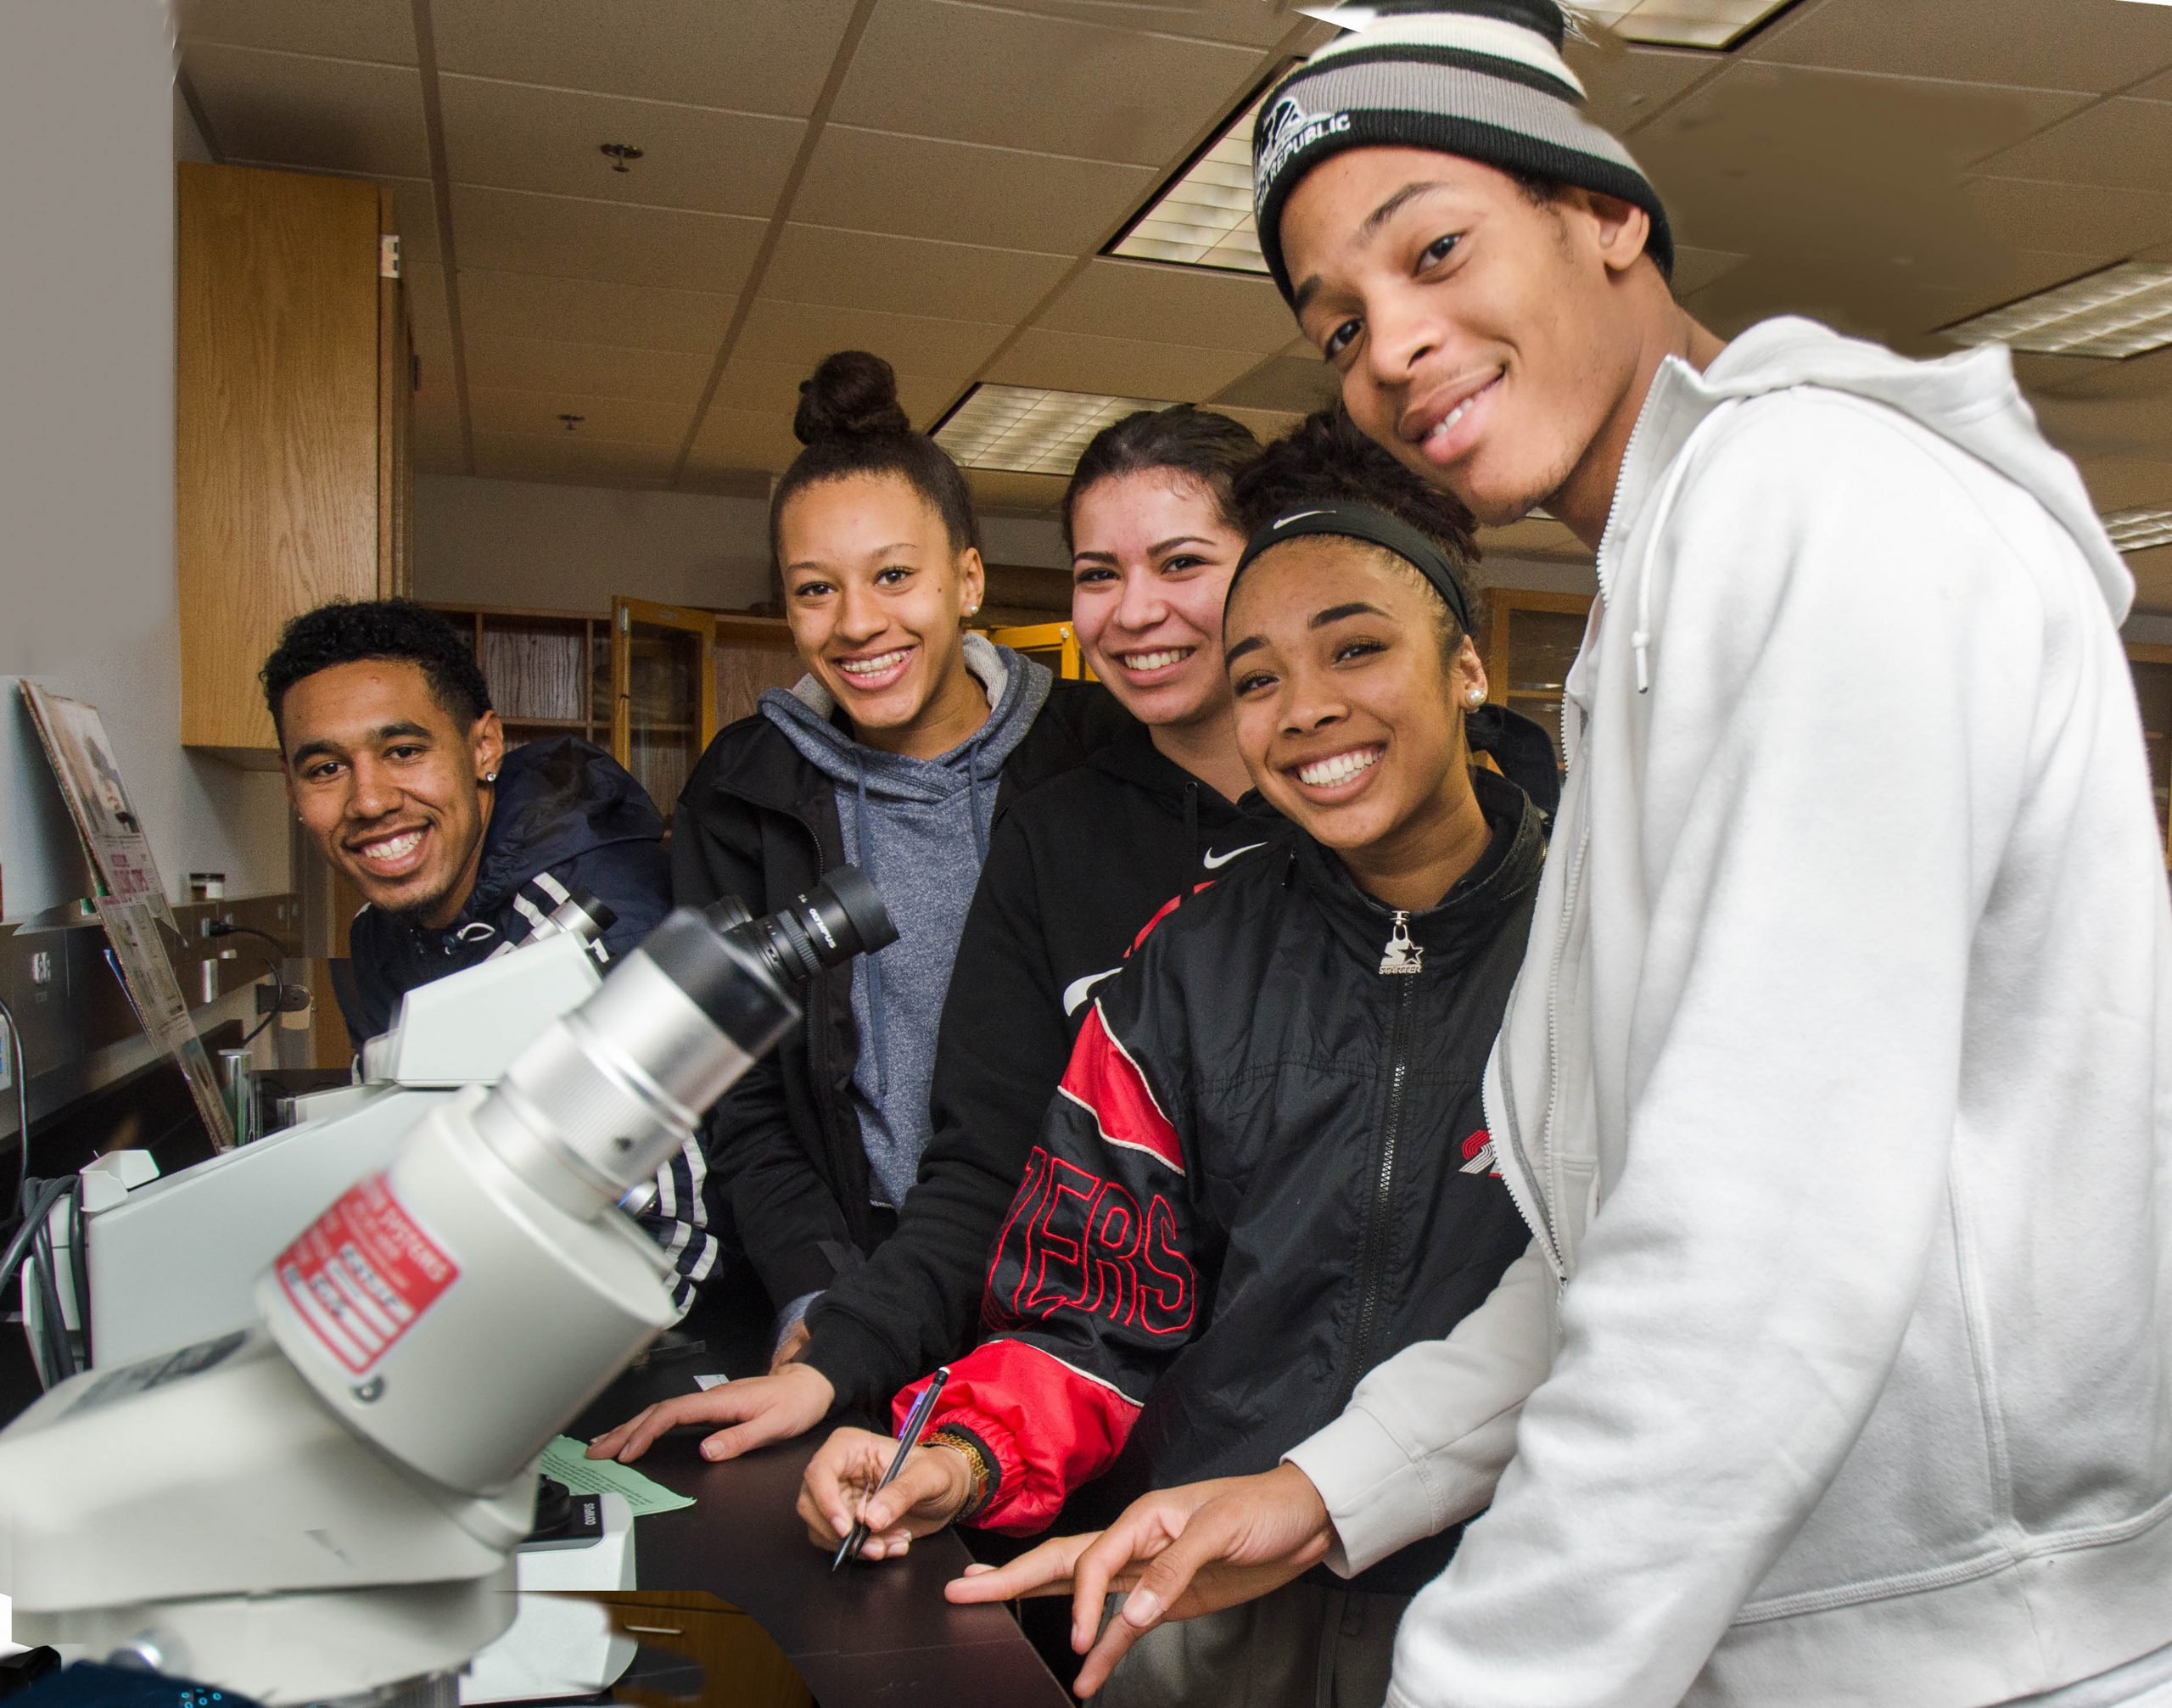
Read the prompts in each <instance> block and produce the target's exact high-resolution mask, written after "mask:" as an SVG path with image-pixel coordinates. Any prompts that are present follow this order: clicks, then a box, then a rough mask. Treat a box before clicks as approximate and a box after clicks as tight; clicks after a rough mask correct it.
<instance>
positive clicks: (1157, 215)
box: [1108, 96, 1267, 273]
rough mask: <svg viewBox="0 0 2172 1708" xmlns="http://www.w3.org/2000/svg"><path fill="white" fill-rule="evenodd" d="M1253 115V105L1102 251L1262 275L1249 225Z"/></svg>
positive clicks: (1254, 231) (1256, 242)
mask: <svg viewBox="0 0 2172 1708" xmlns="http://www.w3.org/2000/svg"><path fill="white" fill-rule="evenodd" d="M1264 98H1265V97H1264V96H1262V99H1264ZM1258 110H1259V102H1257V101H1255V102H1253V103H1252V104H1251V105H1250V106H1248V107H1246V109H1245V110H1244V111H1243V112H1241V113H1240V114H1239V115H1237V116H1236V117H1235V118H1234V120H1231V121H1230V123H1229V128H1228V129H1227V130H1225V131H1223V132H1222V134H1221V135H1220V136H1219V137H1216V138H1215V139H1214V143H1213V144H1212V147H1210V148H1208V149H1207V150H1206V153H1205V154H1201V156H1200V157H1199V158H1198V159H1197V160H1194V161H1193V162H1192V163H1191V165H1190V166H1188V167H1187V168H1186V169H1185V170H1184V176H1182V177H1180V178H1178V180H1177V181H1176V182H1174V183H1173V184H1171V185H1170V186H1169V188H1167V189H1166V190H1164V191H1162V193H1161V194H1160V195H1159V196H1158V197H1156V199H1154V201H1153V203H1152V204H1150V206H1149V207H1148V208H1147V210H1146V211H1145V213H1143V214H1141V215H1140V216H1139V218H1138V219H1137V220H1135V221H1133V223H1132V227H1131V229H1130V230H1129V231H1128V232H1125V233H1124V234H1123V235H1122V237H1121V238H1117V241H1116V242H1115V243H1114V244H1111V246H1110V248H1109V251H1108V252H1109V253H1110V254H1111V255H1124V256H1128V258H1129V259H1131V260H1141V261H1173V262H1175V263H1176V264H1177V265H1178V266H1193V267H1221V268H1224V269H1227V270H1229V271H1233V272H1247V273H1264V272H1266V271H1267V259H1266V257H1265V256H1263V255H1261V254H1260V252H1259V231H1258V228H1257V227H1255V226H1254V225H1253V224H1252V115H1254V114H1255V113H1257V111H1258Z"/></svg>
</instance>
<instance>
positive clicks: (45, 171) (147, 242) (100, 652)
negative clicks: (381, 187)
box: [0, 0, 288, 917]
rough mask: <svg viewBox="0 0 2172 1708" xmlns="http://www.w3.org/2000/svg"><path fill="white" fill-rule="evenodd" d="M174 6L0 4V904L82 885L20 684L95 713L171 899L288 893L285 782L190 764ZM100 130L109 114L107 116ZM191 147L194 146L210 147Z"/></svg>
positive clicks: (42, 901) (139, 2)
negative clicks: (183, 646)
mask: <svg viewBox="0 0 2172 1708" xmlns="http://www.w3.org/2000/svg"><path fill="white" fill-rule="evenodd" d="M173 70H174V52H173V47H172V40H171V23H170V20H168V18H167V16H166V13H165V7H164V6H163V5H161V4H160V3H157V0H98V3H96V4H82V3H80V0H7V3H5V4H0V158H4V159H6V160H8V161H9V162H11V163H12V169H11V170H10V171H8V173H7V174H6V176H5V178H4V181H3V182H0V230H3V231H5V232H7V233H8V254H9V255H10V256H11V257H12V259H11V260H10V262H9V264H8V266H6V267H4V268H0V319H4V323H5V324H6V325H7V327H8V372H7V379H6V383H5V384H4V385H3V386H0V518H5V520H6V527H5V530H4V532H0V697H4V698H0V889H4V910H5V913H6V915H7V916H8V917H15V916H20V915H23V914H27V913H33V912H37V911H40V910H43V909H45V908H47V907H49V906H52V905H53V904H57V903H59V902H62V901H65V900H68V899H71V898H73V897H76V896H79V895H81V894H83V893H86V891H87V886H88V880H87V876H86V875H85V872H84V869H83V863H82V859H81V854H79V853H78V851H77V849H76V838H75V833H74V832H73V830H72V829H71V827H70V823H69V820H68V815H67V812H66V809H65V808H64V807H63V805H62V804H61V802H60V798H59V792H58V791H57V790H56V788H55V787H54V785H53V776H52V772H51V770H50V768H49V767H48V764H47V763H46V759H45V755H44V753H43V751H42V749H41V748H39V746H38V744H37V738H36V734H35V733H34V732H33V731H32V730H31V725H30V720H29V719H28V717H27V716H26V714H25V713H24V711H23V709H22V699H21V695H20V692H18V691H17V688H16V679H18V678H20V677H23V676H32V677H36V679H37V680H40V681H42V682H43V683H45V684H46V685H47V686H49V687H51V688H53V689H54V690H55V691H57V692H60V693H64V694H70V695H73V696H75V697H77V698H79V699H85V700H88V701H90V702H92V703H93V704H95V705H96V706H97V707H98V709H99V711H100V712H101V713H102V714H104V720H105V725H106V729H107V731H108V732H109V735H110V736H111V737H112V741H113V747H114V753H115V758H116V759H117V760H118V761H119V763H120V770H121V775H122V776H123V778H124V779H125V780H126V782H127V785H128V790H129V793H130V795H131V797H132V799H133V801H134V804H135V806H136V809H137V814H138V815H139V816H140V817H141V818H142V819H143V823H144V825H145V826H146V827H147V828H148V831H149V832H150V837H151V843H152V848H153V850H154V853H155V854H156V855H157V857H158V861H159V865H160V871H161V873H162V874H163V876H165V880H166V885H167V888H168V889H169V890H170V891H172V892H175V893H176V894H178V893H182V892H183V891H184V890H185V887H186V884H187V881H188V873H189V872H190V871H204V870H219V871H224V872H226V874H227V883H228V893H230V894H237V895H245V894H254V893H261V892H266V891H276V890H281V889H284V888H287V886H288V859H287V833H286V817H285V809H284V804H283V797H282V793H281V791H280V787H279V782H278V779H277V777H276V776H271V775H270V774H266V773H244V772H241V771H238V770H233V769H232V768H230V767H228V766H226V765H222V764H219V763H218V762H217V761H216V760H212V759H204V758H201V757H199V756H197V755H193V754H188V753H183V752H182V748H181V745H180V726H181V664H180V656H179V653H178V651H177V648H176V624H177V619H178V615H179V608H178V604H177V602H176V591H175V583H174V508H173V480H174V420H173V413H174V379H173V369H174V209H173V163H174V158H175V154H176V144H177V143H178V142H180V141H181V139H182V138H183V137H184V136H185V135H186V134H187V132H188V126H186V124H185V122H184V121H183V120H182V118H181V117H180V116H179V115H177V113H176V103H175V99H174V93H173V82H174V76H173ZM92 115H95V118H92ZM189 146H194V147H198V148H200V143H194V144H192V145H189Z"/></svg>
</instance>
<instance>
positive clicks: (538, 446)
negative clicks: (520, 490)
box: [475, 433, 677, 486]
mask: <svg viewBox="0 0 2172 1708" xmlns="http://www.w3.org/2000/svg"><path fill="white" fill-rule="evenodd" d="M676 455H677V453H676V452H675V451H667V450H664V449H663V448H662V447H660V446H658V445H622V444H619V443H617V442H615V441H613V440H606V439H582V438H580V437H579V436H578V435H577V434H564V433H558V434H535V435H534V436H532V437H513V436H511V435H508V434H480V433H479V434H476V435H475V472H476V473H478V474H482V475H488V476H490V477H492V478H493V479H500V480H562V481H567V482H570V483H573V484H579V485H587V486H630V485H651V486H654V485H661V484H663V482H664V481H665V480H667V479H669V478H670V474H671V465H672V463H673V462H674V461H675V458H676Z"/></svg>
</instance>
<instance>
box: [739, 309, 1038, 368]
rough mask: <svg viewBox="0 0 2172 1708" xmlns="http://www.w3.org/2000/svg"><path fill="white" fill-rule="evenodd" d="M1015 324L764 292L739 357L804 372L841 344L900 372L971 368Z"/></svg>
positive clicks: (989, 353) (991, 351)
mask: <svg viewBox="0 0 2172 1708" xmlns="http://www.w3.org/2000/svg"><path fill="white" fill-rule="evenodd" d="M1009 332H1010V328H1009V327H1007V326H996V325H992V324H988V323H984V322H977V321H960V320H936V319H931V318H926V317H923V316H917V315H904V314H882V313H877V312H876V311H874V310H871V309H864V308H822V307H818V306H816V305H814V304H811V303H796V302H778V301H776V300H774V299H769V298H764V299H763V300H759V301H758V302H756V303H755V305H754V307H753V311H752V312H751V313H750V314H749V315H748V316H747V325H746V328H745V329H744V330H743V331H742V333H741V334H740V338H739V344H738V347H737V349H736V350H734V351H733V358H734V360H737V359H738V358H739V357H741V356H744V357H746V358H747V359H749V360H750V361H770V362H781V363H783V364H784V365H785V366H786V367H795V368H798V370H799V371H800V372H802V373H803V374H804V373H806V372H809V371H810V370H811V369H812V368H813V367H814V366H815V363H816V362H818V361H821V359H822V358H823V357H824V356H827V355H829V354H830V352H831V351H832V350H873V351H874V352H875V354H876V355H877V356H881V357H882V358H883V360H885V361H887V362H888V363H889V364H890V365H891V366H892V367H894V368H896V369H897V370H898V372H900V373H915V372H930V373H949V372H952V371H954V370H955V369H959V368H963V369H965V370H966V371H967V372H971V370H973V369H974V368H977V367H979V366H980V365H981V364H982V362H984V361H987V360H988V357H989V356H992V355H993V354H994V351H995V347H996V346H997V345H998V344H1000V343H1002V342H1003V340H1004V338H1005V335H1006V334H1007V333H1009Z"/></svg>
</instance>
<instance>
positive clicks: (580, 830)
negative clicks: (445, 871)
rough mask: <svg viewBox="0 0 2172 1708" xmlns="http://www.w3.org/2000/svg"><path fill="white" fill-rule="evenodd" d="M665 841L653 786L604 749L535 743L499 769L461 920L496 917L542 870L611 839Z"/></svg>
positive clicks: (572, 741) (563, 740)
mask: <svg viewBox="0 0 2172 1708" xmlns="http://www.w3.org/2000/svg"><path fill="white" fill-rule="evenodd" d="M662 841H663V817H662V815H660V814H658V811H657V809H656V804H655V803H654V802H652V801H651V800H650V799H649V798H648V791H647V790H646V789H644V788H643V787H641V784H640V783H639V782H638V781H635V778H634V776H632V774H631V773H630V772H629V771H628V770H626V769H625V767H624V766H623V765H621V764H619V762H618V761H617V760H616V759H613V758H612V757H611V755H610V754H608V753H605V752H604V751H603V749H602V748H599V747H596V746H595V745H593V744H592V743H591V742H584V741H583V740H581V739H580V737H579V736H557V737H556V738H554V739H552V740H550V741H546V742H525V743H523V745H521V746H520V747H518V748H514V749H513V750H512V752H511V753H507V755H506V756H505V759H503V761H502V762H501V764H499V767H498V781H497V796H496V799H495V803H494V804H493V805H492V806H491V809H490V828H489V829H488V830H487V831H485V832H484V835H483V858H482V860H481V862H480V864H479V866H478V868H477V871H476V874H475V888H474V889H473V892H472V893H470V894H469V896H468V898H467V906H465V907H464V908H462V910H461V914H460V919H461V921H462V922H465V921H469V920H474V919H484V918H487V917H489V916H490V915H492V914H494V913H495V911H496V910H498V909H499V908H500V907H501V906H502V905H503V904H505V903H506V902H507V899H509V898H510V897H511V896H512V893H513V892H514V891H515V890H517V889H518V888H520V887H521V885H523V883H526V882H528V881H529V879H530V878H532V877H534V876H535V875H536V874H537V873H538V872H541V871H550V870H551V868H553V867H555V866H560V865H565V864H566V863H567V862H568V861H569V860H573V859H574V858H575V857H576V856H578V855H580V854H587V853H588V852H590V851H591V849H594V848H602V847H604V846H605V845H607V844H608V843H624V842H650V843H660V842H662Z"/></svg>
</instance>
